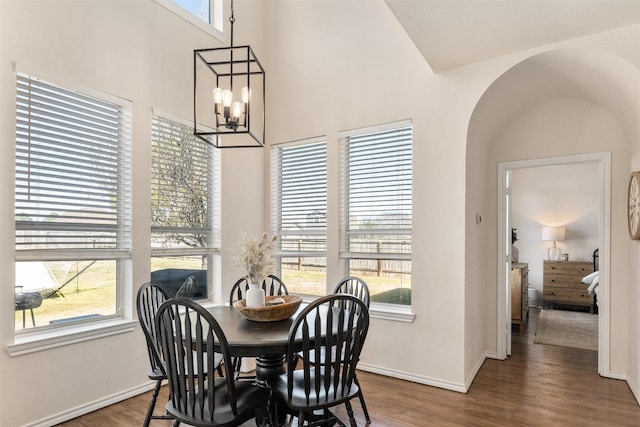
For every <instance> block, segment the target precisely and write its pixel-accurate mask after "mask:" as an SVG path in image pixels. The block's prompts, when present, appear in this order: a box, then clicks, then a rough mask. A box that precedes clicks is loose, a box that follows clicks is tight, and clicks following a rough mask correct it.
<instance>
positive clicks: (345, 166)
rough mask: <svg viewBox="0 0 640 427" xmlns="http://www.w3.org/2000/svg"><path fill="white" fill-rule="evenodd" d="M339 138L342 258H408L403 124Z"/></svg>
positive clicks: (407, 149)
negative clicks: (340, 146)
mask: <svg viewBox="0 0 640 427" xmlns="http://www.w3.org/2000/svg"><path fill="white" fill-rule="evenodd" d="M359 132H360V133H358V132H351V133H348V134H343V135H341V142H342V150H341V151H342V153H341V156H342V158H341V165H342V166H341V171H342V182H343V185H342V186H341V189H342V191H341V196H342V197H341V199H342V200H341V206H342V209H341V221H342V227H341V243H342V245H341V253H340V256H341V257H342V258H353V259H376V260H410V259H411V223H412V200H411V199H412V172H411V162H412V148H411V145H412V131H411V126H410V125H409V124H403V125H401V126H399V125H398V124H396V125H394V126H393V127H390V128H389V127H383V128H378V129H375V130H361V131H359Z"/></svg>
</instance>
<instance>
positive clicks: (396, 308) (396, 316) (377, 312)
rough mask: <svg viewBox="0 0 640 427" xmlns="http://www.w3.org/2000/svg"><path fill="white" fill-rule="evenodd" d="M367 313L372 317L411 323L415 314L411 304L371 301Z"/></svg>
mask: <svg viewBox="0 0 640 427" xmlns="http://www.w3.org/2000/svg"><path fill="white" fill-rule="evenodd" d="M369 315H370V316H371V318H373V319H382V320H393V321H394V322H405V323H413V321H414V320H415V318H416V315H415V314H413V312H412V311H411V306H407V305H394V304H377V303H372V304H371V308H370V309H369Z"/></svg>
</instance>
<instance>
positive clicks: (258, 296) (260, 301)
mask: <svg viewBox="0 0 640 427" xmlns="http://www.w3.org/2000/svg"><path fill="white" fill-rule="evenodd" d="M245 296H246V299H247V307H264V291H263V290H262V288H261V287H260V286H258V285H255V284H249V289H247V293H246V295H245Z"/></svg>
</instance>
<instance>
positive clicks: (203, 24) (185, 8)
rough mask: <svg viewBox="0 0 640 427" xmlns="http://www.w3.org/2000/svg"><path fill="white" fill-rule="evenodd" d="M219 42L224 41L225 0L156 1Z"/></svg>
mask: <svg viewBox="0 0 640 427" xmlns="http://www.w3.org/2000/svg"><path fill="white" fill-rule="evenodd" d="M154 1H155V2H156V3H158V4H159V5H161V6H163V7H165V8H166V9H168V10H170V11H171V12H173V13H174V14H176V15H177V16H179V17H181V18H182V19H184V20H186V21H188V22H190V23H192V24H193V25H196V26H197V27H199V28H201V29H202V30H204V31H206V32H207V33H209V34H211V35H212V36H214V37H216V38H217V39H219V40H221V41H222V40H223V39H224V35H223V34H222V30H223V25H222V22H223V0H154Z"/></svg>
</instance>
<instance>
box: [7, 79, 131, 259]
mask: <svg viewBox="0 0 640 427" xmlns="http://www.w3.org/2000/svg"><path fill="white" fill-rule="evenodd" d="M130 140H131V123H130V106H129V105H127V103H125V102H123V103H117V102H112V101H106V100H104V99H102V98H98V97H94V96H90V95H87V94H84V93H80V92H78V91H74V90H69V89H66V88H63V87H60V86H58V85H56V84H52V83H49V82H46V81H43V80H41V79H38V78H36V77H33V76H31V75H28V74H23V73H18V74H17V118H16V194H15V215H16V249H17V250H18V251H28V250H30V251H37V250H58V251H65V250H66V251H72V252H73V251H75V252H83V253H85V252H87V250H90V251H89V252H92V255H87V256H91V257H94V258H95V257H97V255H96V254H95V252H96V251H103V252H104V251H106V252H110V253H116V252H122V253H128V251H129V249H130V246H131V241H130V228H131V208H130V206H131V200H130V195H131V191H130V174H131V168H130V153H129V151H130Z"/></svg>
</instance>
